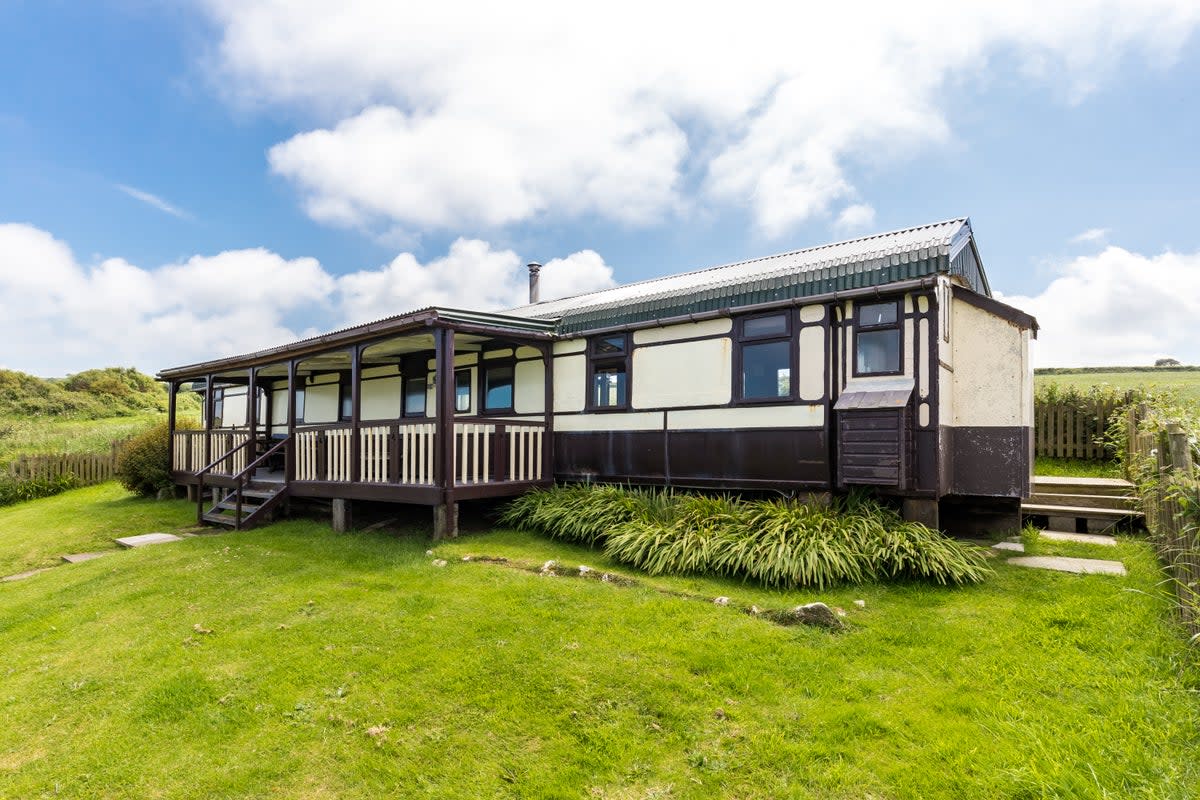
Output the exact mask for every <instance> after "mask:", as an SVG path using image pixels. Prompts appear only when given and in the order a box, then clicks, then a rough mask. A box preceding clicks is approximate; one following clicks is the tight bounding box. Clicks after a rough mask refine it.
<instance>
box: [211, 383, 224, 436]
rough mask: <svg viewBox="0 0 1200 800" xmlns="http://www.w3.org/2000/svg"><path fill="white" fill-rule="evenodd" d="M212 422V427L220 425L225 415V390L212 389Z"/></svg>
mask: <svg viewBox="0 0 1200 800" xmlns="http://www.w3.org/2000/svg"><path fill="white" fill-rule="evenodd" d="M212 414H213V424H212V426H213V427H214V428H219V427H221V422H222V420H223V418H224V416H225V390H224V389H213V408H212Z"/></svg>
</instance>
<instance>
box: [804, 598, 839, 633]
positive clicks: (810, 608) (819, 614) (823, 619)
mask: <svg viewBox="0 0 1200 800" xmlns="http://www.w3.org/2000/svg"><path fill="white" fill-rule="evenodd" d="M792 616H793V617H795V618H796V619H797V621H799V622H800V623H802V624H804V625H815V626H817V627H818V628H829V629H831V630H841V629H842V628H843V627H844V626H843V625H842V621H841V620H840V619H838V615H837V614H835V613H834V612H833V609H832V608H830V607H829V606H827V605H825V604H824V603H808V604H806V605H802V606H796V607H795V608H793V609H792Z"/></svg>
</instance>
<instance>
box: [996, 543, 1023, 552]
mask: <svg viewBox="0 0 1200 800" xmlns="http://www.w3.org/2000/svg"><path fill="white" fill-rule="evenodd" d="M992 549H993V550H1008V551H1010V552H1013V553H1024V552H1025V545H1023V544H1021V543H1020V542H996V543H995V544H994V545H992Z"/></svg>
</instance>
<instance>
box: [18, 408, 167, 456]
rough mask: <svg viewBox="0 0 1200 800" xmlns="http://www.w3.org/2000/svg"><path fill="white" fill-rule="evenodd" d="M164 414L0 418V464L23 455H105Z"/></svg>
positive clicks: (161, 417)
mask: <svg viewBox="0 0 1200 800" xmlns="http://www.w3.org/2000/svg"><path fill="white" fill-rule="evenodd" d="M160 419H166V415H165V414H159V413H157V412H147V413H143V414H136V415H134V416H126V417H111V418H109V419H86V420H54V419H29V418H27V417H5V416H0V464H3V463H4V462H6V461H9V460H10V459H12V458H14V457H16V456H18V455H22V454H25V453H30V454H37V453H106V452H108V448H109V446H110V445H111V444H112V443H113V442H114V441H117V440H118V439H126V438H128V437H130V436H133V435H134V434H137V433H140V432H142V431H143V430H145V429H146V428H148V427H149V426H150V425H152V424H153V423H155V422H157V421H158V420H160Z"/></svg>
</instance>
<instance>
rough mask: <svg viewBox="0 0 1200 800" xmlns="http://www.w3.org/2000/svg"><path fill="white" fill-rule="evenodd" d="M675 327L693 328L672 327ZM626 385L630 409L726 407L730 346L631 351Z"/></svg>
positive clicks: (706, 343)
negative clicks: (631, 392)
mask: <svg viewBox="0 0 1200 800" xmlns="http://www.w3.org/2000/svg"><path fill="white" fill-rule="evenodd" d="M677 327H693V326H691V325H688V326H672V328H677ZM663 330H666V329H663ZM630 383H631V385H632V388H633V396H632V398H631V404H632V406H633V408H662V407H665V406H666V407H678V406H703V405H718V404H721V403H728V402H729V400H730V398H731V393H732V391H733V343H732V341H730V340H729V339H726V338H720V339H702V340H699V341H692V342H679V343H677V344H661V345H655V346H652V347H639V348H637V349H636V350H634V351H633V365H632V375H631V376H630Z"/></svg>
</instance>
